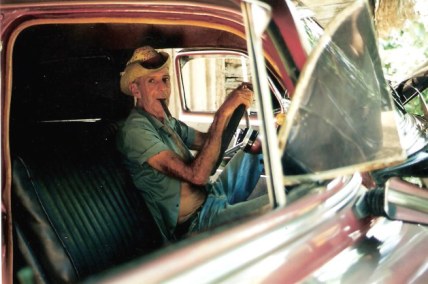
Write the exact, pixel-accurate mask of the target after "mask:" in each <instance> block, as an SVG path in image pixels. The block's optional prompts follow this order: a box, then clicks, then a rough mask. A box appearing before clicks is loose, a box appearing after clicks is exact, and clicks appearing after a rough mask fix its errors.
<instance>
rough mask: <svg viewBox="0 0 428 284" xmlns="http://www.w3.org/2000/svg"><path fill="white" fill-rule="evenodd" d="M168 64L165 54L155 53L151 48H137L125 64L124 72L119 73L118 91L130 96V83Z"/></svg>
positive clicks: (167, 57) (166, 54)
mask: <svg viewBox="0 0 428 284" xmlns="http://www.w3.org/2000/svg"><path fill="white" fill-rule="evenodd" d="M169 62H170V58H169V54H168V53H166V52H162V51H161V52H157V51H156V50H155V49H154V48H153V47H151V46H143V47H140V48H137V49H136V50H135V51H134V54H133V55H132V57H131V59H129V61H128V63H126V67H125V70H124V71H123V72H122V73H121V78H120V89H121V90H122V92H124V93H125V94H127V95H129V96H132V93H131V90H130V89H129V84H130V83H132V82H133V81H134V80H135V79H137V78H139V77H142V76H146V75H148V74H150V73H152V72H155V71H158V70H160V69H162V68H164V67H166V66H168V65H169Z"/></svg>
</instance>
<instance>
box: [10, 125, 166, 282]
mask: <svg viewBox="0 0 428 284" xmlns="http://www.w3.org/2000/svg"><path fill="white" fill-rule="evenodd" d="M35 127H36V126H35ZM117 127H118V124H117V123H107V122H96V123H62V124H61V123H59V124H57V125H54V124H50V125H48V126H46V125H44V126H43V127H39V126H37V127H36V128H39V129H38V130H37V131H32V132H33V133H35V132H37V133H38V134H37V136H36V137H31V136H29V138H28V140H27V141H26V143H25V144H26V147H25V146H24V147H21V148H19V149H17V150H16V151H15V153H16V155H15V158H14V162H13V188H12V210H13V211H12V212H13V222H14V228H15V230H16V241H17V243H18V244H19V248H20V251H21V253H22V254H23V256H24V258H25V260H26V261H27V262H28V263H30V264H31V266H32V268H33V271H34V273H35V276H36V277H37V278H38V280H39V281H40V282H47V283H73V282H76V281H78V280H81V279H83V278H85V277H87V276H89V275H92V274H94V273H97V272H100V271H102V270H105V269H107V268H109V267H111V266H114V265H117V264H119V263H122V262H125V261H126V260H129V259H132V258H135V257H138V256H142V255H145V254H147V253H149V252H151V251H153V250H154V249H157V248H159V247H160V246H161V245H162V243H161V240H162V239H161V237H160V233H159V230H158V228H157V226H156V224H155V222H154V220H153V218H152V216H151V215H150V213H149V211H148V209H147V207H146V205H145V203H144V201H143V200H142V197H141V196H140V195H139V194H138V193H137V191H136V190H135V188H134V187H133V185H132V181H131V180H130V178H129V176H128V174H127V172H126V170H125V169H124V168H123V166H122V162H121V159H120V157H119V154H118V152H117V151H116V148H115V143H114V140H115V139H114V136H115V130H116V129H117Z"/></svg>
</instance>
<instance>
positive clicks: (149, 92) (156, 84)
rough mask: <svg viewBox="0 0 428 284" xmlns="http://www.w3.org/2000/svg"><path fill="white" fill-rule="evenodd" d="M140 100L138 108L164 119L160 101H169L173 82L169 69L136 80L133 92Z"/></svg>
mask: <svg viewBox="0 0 428 284" xmlns="http://www.w3.org/2000/svg"><path fill="white" fill-rule="evenodd" d="M132 92H133V94H134V96H135V97H136V98H137V99H138V102H137V103H138V106H139V107H142V108H143V109H144V110H145V111H147V112H149V113H151V114H153V115H154V116H157V117H163V114H164V111H163V108H162V105H161V103H160V101H159V100H162V99H165V100H166V101H167V102H168V101H169V97H170V95H171V82H170V76H169V71H168V68H167V67H165V68H163V69H161V70H158V71H156V72H153V73H151V74H149V75H146V76H143V77H140V78H138V79H136V80H135V86H134V88H133V90H132Z"/></svg>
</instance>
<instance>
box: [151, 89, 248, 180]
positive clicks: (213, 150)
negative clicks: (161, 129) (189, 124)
mask: <svg viewBox="0 0 428 284" xmlns="http://www.w3.org/2000/svg"><path fill="white" fill-rule="evenodd" d="M252 95H253V94H252V92H251V91H250V90H249V89H247V88H245V89H244V88H239V89H235V90H234V91H233V92H232V93H231V94H230V95H229V97H228V98H227V99H226V100H225V102H224V103H223V104H222V105H221V107H220V108H219V110H218V111H217V112H216V114H215V115H214V120H213V123H212V124H211V127H210V129H209V131H208V132H207V133H205V134H204V133H201V132H199V134H197V135H196V139H195V142H194V144H195V145H196V146H197V145H198V144H199V145H201V146H202V147H201V148H200V151H199V152H198V154H197V155H196V157H195V159H194V160H193V161H192V162H191V163H189V164H186V163H185V162H184V161H183V160H182V159H181V157H179V156H178V155H177V154H176V153H175V152H173V151H162V152H160V153H159V154H157V155H154V156H152V157H151V158H149V159H148V160H147V162H148V164H149V165H150V166H151V167H153V168H155V169H156V170H158V171H160V172H162V173H165V174H167V175H169V176H173V177H176V178H178V179H181V180H183V181H186V182H189V183H192V184H196V185H204V184H206V183H207V181H208V179H209V177H210V175H211V171H212V169H213V167H214V165H215V163H216V162H217V159H218V156H219V155H220V148H221V139H222V135H223V131H224V130H225V128H226V126H227V124H228V122H229V120H230V118H231V116H232V114H233V112H234V110H235V109H236V108H237V107H238V106H239V105H241V104H243V105H245V107H246V108H248V107H249V106H250V105H251V102H252Z"/></svg>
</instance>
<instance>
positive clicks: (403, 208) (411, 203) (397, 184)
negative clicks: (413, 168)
mask: <svg viewBox="0 0 428 284" xmlns="http://www.w3.org/2000/svg"><path fill="white" fill-rule="evenodd" d="M384 210H385V213H386V214H387V216H388V218H390V219H393V220H401V221H408V222H412V223H420V224H428V190H427V189H426V188H425V189H423V188H421V187H418V186H417V185H415V184H412V183H410V182H406V181H404V180H401V179H399V178H395V177H394V178H391V179H389V180H388V181H387V182H386V185H385V203H384Z"/></svg>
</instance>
